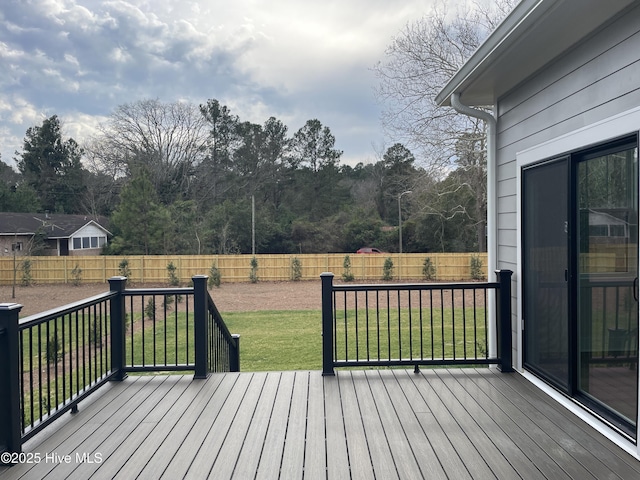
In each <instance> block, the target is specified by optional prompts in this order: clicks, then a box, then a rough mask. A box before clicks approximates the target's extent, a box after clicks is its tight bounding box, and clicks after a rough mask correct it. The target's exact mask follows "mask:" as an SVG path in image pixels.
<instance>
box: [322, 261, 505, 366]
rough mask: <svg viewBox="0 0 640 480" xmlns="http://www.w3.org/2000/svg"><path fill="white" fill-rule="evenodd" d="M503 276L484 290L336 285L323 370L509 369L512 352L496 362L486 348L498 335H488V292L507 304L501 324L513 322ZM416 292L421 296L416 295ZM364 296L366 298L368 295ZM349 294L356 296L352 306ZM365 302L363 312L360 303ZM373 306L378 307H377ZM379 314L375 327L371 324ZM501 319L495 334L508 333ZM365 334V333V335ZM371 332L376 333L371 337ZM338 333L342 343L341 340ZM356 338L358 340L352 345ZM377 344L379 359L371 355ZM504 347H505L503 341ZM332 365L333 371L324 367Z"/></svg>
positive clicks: (475, 287)
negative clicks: (489, 366) (509, 318)
mask: <svg viewBox="0 0 640 480" xmlns="http://www.w3.org/2000/svg"><path fill="white" fill-rule="evenodd" d="M499 273H500V275H499V279H500V278H502V281H501V282H487V283H484V284H476V283H473V284H472V283H460V284H417V285H402V284H390V285H337V286H334V285H333V284H332V283H331V284H330V287H331V289H330V291H329V292H326V295H328V296H329V297H330V298H331V299H332V302H330V308H331V309H332V312H326V310H323V318H324V317H325V316H326V315H328V314H330V317H331V318H332V321H333V324H332V326H333V330H332V334H333V337H334V339H335V341H334V342H333V344H332V345H330V346H329V347H328V348H329V351H330V352H331V355H329V357H330V358H329V359H327V355H325V348H327V347H326V346H325V345H324V343H323V370H325V368H329V369H331V370H332V369H333V367H334V366H345V367H348V366H387V365H412V366H414V367H415V368H416V369H417V367H418V365H463V364H466V365H475V364H502V365H507V364H508V363H509V362H510V358H508V357H509V354H510V351H509V352H505V351H504V349H503V350H502V352H503V353H504V354H503V355H502V356H495V355H494V354H493V353H492V354H491V355H490V354H489V353H488V352H489V349H488V348H487V346H488V344H489V340H490V338H489V335H490V334H491V335H493V332H489V331H488V326H489V321H490V320H489V318H488V316H487V305H488V303H489V302H488V290H494V291H495V292H496V299H498V300H499V299H500V298H502V303H501V310H500V312H501V315H502V317H500V318H505V315H506V316H510V303H509V302H508V301H506V300H504V298H505V296H509V295H510V293H509V292H510V283H506V280H505V278H506V277H507V276H508V275H510V274H511V272H509V271H504V272H502V271H501V272H499ZM327 275H330V274H327ZM414 291H415V292H417V293H415V294H414ZM361 292H364V295H362V293H361ZM370 292H371V293H374V292H375V300H371V298H372V297H373V295H372V296H370V295H369V293H370ZM393 292H395V293H393ZM498 293H501V294H502V296H500V295H498ZM324 294H325V292H324V290H323V295H324ZM349 294H351V295H354V301H353V303H351V301H350V299H351V297H350V296H349ZM361 295H362V296H361ZM392 295H393V297H392ZM415 295H417V298H416V297H415ZM363 297H364V306H363V305H362V303H361V301H362V300H361V299H362V298H363ZM336 298H339V299H340V300H341V303H340V307H338V306H337V303H338V302H336ZM372 301H375V306H374V305H373V304H372V303H371V302H372ZM480 303H482V305H480ZM471 306H473V307H471ZM338 308H342V309H343V311H341V312H340V315H341V317H340V320H339V321H340V322H341V323H340V328H341V329H344V332H343V331H339V329H338V323H337V322H338V315H337V310H338ZM374 308H375V316H376V318H375V322H374V321H372V320H373V319H372V318H371V315H373V309H374ZM416 308H417V311H416ZM426 308H428V312H427V311H425V309H426ZM469 308H473V311H468V309H469ZM392 309H394V312H393V313H392ZM361 310H362V311H361ZM385 311H386V313H385ZM362 315H364V316H365V319H364V320H365V322H364V324H363V323H362V322H361V320H360V318H359V317H361V316H362ZM382 315H385V316H386V321H385V320H384V319H383V318H381V317H382ZM427 315H428V317H427ZM481 315H482V317H481ZM352 316H353V318H352ZM500 318H498V317H496V318H494V319H491V321H492V322H493V321H495V322H496V324H497V325H498V328H497V329H496V332H500V333H501V334H502V332H503V331H504V329H503V328H502V327H501V326H500V325H499V324H500V321H501V320H500ZM396 322H397V323H396ZM362 328H365V332H364V333H363V332H362ZM372 328H375V329H376V331H375V332H372V331H371V329H372ZM427 330H428V331H427ZM338 332H339V333H340V337H339V338H337V336H336V335H337V333H338ZM392 332H393V333H392ZM385 335H386V339H384V336H385ZM392 335H393V337H392ZM396 335H397V337H396ZM416 335H419V338H416ZM353 337H355V339H354V340H350V339H351V338H353ZM374 338H375V342H376V344H375V345H376V349H377V353H376V354H375V355H372V352H371V349H372V346H373V344H372V339H374ZM509 340H510V337H509ZM351 341H353V342H355V345H351V343H350V342H351ZM362 342H365V343H364V345H365V346H366V355H365V353H364V352H363V349H362V347H363V345H362ZM407 342H408V347H407ZM458 342H460V345H458ZM500 342H501V343H504V341H503V340H500ZM472 343H473V345H471V344H472ZM383 344H384V347H383ZM483 345H484V348H483ZM354 346H355V348H354V351H355V356H354V357H351V356H350V355H349V349H351V348H352V347H354ZM384 349H386V353H385V351H384ZM338 353H340V356H338ZM329 362H331V364H330V365H331V366H327V367H325V365H328V364H329ZM505 371H506V370H505Z"/></svg>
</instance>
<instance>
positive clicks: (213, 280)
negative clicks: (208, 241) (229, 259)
mask: <svg viewBox="0 0 640 480" xmlns="http://www.w3.org/2000/svg"><path fill="white" fill-rule="evenodd" d="M221 280H222V275H220V270H218V267H217V266H216V264H215V263H214V264H212V265H211V268H210V269H209V280H207V284H208V286H209V288H211V287H219V286H220V281H221Z"/></svg>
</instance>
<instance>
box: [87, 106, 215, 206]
mask: <svg viewBox="0 0 640 480" xmlns="http://www.w3.org/2000/svg"><path fill="white" fill-rule="evenodd" d="M207 133H208V132H207V128H206V121H205V119H204V118H203V116H202V115H201V113H200V110H199V108H198V107H197V106H196V105H193V104H190V103H185V102H179V101H178V102H173V103H166V104H165V103H162V102H160V101H159V100H141V101H138V102H135V103H131V104H124V105H120V106H119V107H117V108H116V110H115V111H114V112H113V113H112V114H111V116H110V117H109V119H108V120H107V121H106V122H105V123H104V124H102V125H101V126H100V135H99V136H98V137H97V138H95V139H94V140H93V142H92V143H91V144H90V145H89V146H88V147H87V150H88V152H89V156H90V157H91V160H92V161H93V162H94V164H95V165H96V167H97V168H98V169H99V170H101V171H103V172H105V173H109V174H110V175H112V176H113V177H114V178H117V177H118V176H130V175H131V172H132V171H134V170H136V169H137V168H140V167H142V166H144V167H145V168H146V169H147V170H148V172H149V173H150V175H151V180H152V182H153V184H154V186H155V187H156V189H157V191H158V192H159V193H160V195H161V198H162V200H163V201H169V202H170V201H172V200H173V198H171V196H172V195H173V194H175V192H179V191H186V190H188V184H189V181H190V179H191V176H192V174H193V169H194V167H195V166H196V165H197V164H198V163H200V162H201V161H202V159H203V157H204V155H205V144H206V139H207Z"/></svg>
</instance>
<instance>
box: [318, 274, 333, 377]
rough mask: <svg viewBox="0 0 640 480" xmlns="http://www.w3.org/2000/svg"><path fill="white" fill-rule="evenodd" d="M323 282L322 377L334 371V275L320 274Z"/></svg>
mask: <svg viewBox="0 0 640 480" xmlns="http://www.w3.org/2000/svg"><path fill="white" fill-rule="evenodd" d="M320 279H321V280H322V375H323V376H328V375H335V372H334V370H333V273H331V272H324V273H321V274H320Z"/></svg>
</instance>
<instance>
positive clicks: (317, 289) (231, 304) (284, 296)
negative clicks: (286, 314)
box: [0, 280, 321, 317]
mask: <svg viewBox="0 0 640 480" xmlns="http://www.w3.org/2000/svg"><path fill="white" fill-rule="evenodd" d="M166 286H167V285H140V284H136V285H130V287H131V288H144V287H166ZM11 290H12V287H11V286H7V285H2V286H0V303H3V302H8V303H20V304H22V305H23V308H22V311H21V312H20V316H21V317H25V316H29V315H33V314H36V313H40V312H44V311H47V310H51V309H52V308H56V307H61V306H63V305H67V304H69V303H73V302H77V301H79V300H83V299H85V298H89V297H92V296H94V295H98V294H100V293H105V292H107V291H109V285H108V284H83V285H79V286H77V287H76V286H73V285H32V286H30V287H23V286H16V296H15V298H11ZM209 291H210V293H211V297H212V298H213V300H214V301H215V303H216V305H217V307H218V310H220V312H223V313H224V312H238V311H255V310H315V309H317V310H319V309H320V308H321V285H320V281H319V280H317V281H316V280H309V281H301V282H258V283H248V282H247V283H223V284H222V285H220V287H219V288H215V287H214V288H212V289H210V290H209Z"/></svg>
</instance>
